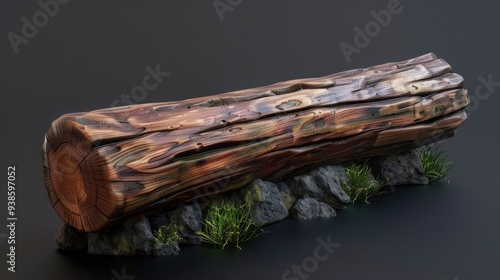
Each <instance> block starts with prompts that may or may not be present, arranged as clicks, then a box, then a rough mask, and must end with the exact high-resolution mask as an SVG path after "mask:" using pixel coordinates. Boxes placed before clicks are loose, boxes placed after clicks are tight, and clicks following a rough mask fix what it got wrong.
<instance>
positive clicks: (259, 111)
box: [43, 54, 469, 232]
mask: <svg viewBox="0 0 500 280" xmlns="http://www.w3.org/2000/svg"><path fill="white" fill-rule="evenodd" d="M462 84H463V79H462V77H461V76H460V75H458V74H455V73H452V72H451V68H450V66H449V65H448V64H447V63H446V62H444V61H443V60H441V59H438V58H437V57H436V56H435V55H433V54H427V55H424V56H420V57H417V58H414V59H410V60H407V61H402V62H396V63H387V64H383V65H378V66H374V67H370V68H365V69H356V70H350V71H345V72H341V73H338V74H333V75H329V76H325V77H322V78H310V79H299V80H292V81H286V82H280V83H277V84H274V85H270V86H265V87H260V88H254V89H247V90H242V91H235V92H229V93H224V94H219V95H212V96H207V97H200V98H194V99H188V100H183V101H178V102H163V103H151V104H141V105H132V106H126V107H117V108H110V109H103V110H95V111H91V112H85V113H75V114H67V115H64V116H62V117H60V118H59V119H57V120H56V121H54V122H53V123H52V125H51V127H50V129H49V130H48V132H47V134H46V140H45V143H44V145H43V148H44V159H43V166H44V178H45V186H46V188H47V191H48V194H49V198H50V202H51V203H52V205H53V207H54V208H55V210H56V212H57V213H58V214H59V215H60V216H61V218H62V219H63V220H64V221H66V222H67V223H68V224H70V225H72V226H74V227H75V228H77V229H79V230H83V231H87V232H92V231H97V230H101V229H104V228H106V227H108V226H110V225H112V224H114V223H117V222H119V221H121V220H123V219H124V218H126V217H129V216H132V215H134V214H136V213H142V212H146V211H149V210H152V209H156V208H158V207H160V206H162V207H168V206H175V205H177V204H179V203H181V202H185V201H188V200H192V199H195V198H197V197H200V196H204V195H207V194H216V193H219V192H224V191H227V190H231V189H237V188H240V187H242V186H244V185H246V184H248V183H249V182H251V181H252V180H254V179H256V178H267V179H270V180H279V179H282V178H285V177H286V176H289V175H290V174H294V173H296V172H298V171H300V170H302V169H304V168H307V167H308V166H311V165H315V164H325V163H341V162H345V161H348V160H352V159H358V158H366V157H370V156H376V155H381V154H388V153H394V152H398V151H403V150H407V149H411V148H414V147H417V146H421V145H423V144H426V143H430V142H435V141H437V140H440V139H444V138H447V137H450V136H452V135H453V134H454V133H455V130H456V129H457V127H458V126H459V125H460V124H461V123H462V122H463V121H464V120H465V118H466V115H465V113H464V112H463V108H464V107H465V106H467V104H468V103H469V98H468V95H467V91H466V90H464V89H462Z"/></svg>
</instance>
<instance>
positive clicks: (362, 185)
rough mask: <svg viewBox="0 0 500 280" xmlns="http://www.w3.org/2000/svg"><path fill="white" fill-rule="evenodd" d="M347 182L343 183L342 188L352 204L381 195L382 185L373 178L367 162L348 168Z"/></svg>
mask: <svg viewBox="0 0 500 280" xmlns="http://www.w3.org/2000/svg"><path fill="white" fill-rule="evenodd" d="M345 172H346V174H347V179H348V180H346V181H342V188H343V189H344V191H345V192H346V193H347V194H348V195H349V197H350V198H351V203H355V202H356V201H358V200H363V201H364V202H365V203H370V202H368V199H369V198H370V197H371V196H373V195H376V194H378V193H379V191H380V189H381V188H382V186H383V185H382V183H381V182H380V181H378V180H376V179H374V178H373V177H372V171H371V168H370V166H369V165H368V163H367V162H365V163H363V164H351V165H350V166H348V167H346V169H345Z"/></svg>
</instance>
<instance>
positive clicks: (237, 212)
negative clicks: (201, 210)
mask: <svg viewBox="0 0 500 280" xmlns="http://www.w3.org/2000/svg"><path fill="white" fill-rule="evenodd" d="M260 228H261V226H260V225H258V224H256V223H254V222H253V221H252V218H251V216H250V208H249V207H248V206H247V205H245V204H241V203H238V202H234V201H222V202H220V203H218V204H216V205H212V206H211V207H210V208H209V209H208V212H207V216H206V218H205V221H204V223H203V231H202V232H198V234H199V235H200V236H201V237H202V242H203V243H206V244H209V245H212V246H215V247H217V248H221V249H224V248H226V247H227V246H233V247H236V248H238V249H240V250H241V245H242V244H245V243H248V242H250V241H251V240H253V239H254V238H255V237H257V236H259V235H260V234H262V233H263V232H264V231H263V230H262V229H260Z"/></svg>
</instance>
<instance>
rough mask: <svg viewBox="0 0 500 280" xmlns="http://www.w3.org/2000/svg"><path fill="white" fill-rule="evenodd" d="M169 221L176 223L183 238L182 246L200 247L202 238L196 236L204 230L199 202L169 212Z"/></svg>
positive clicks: (183, 205)
mask: <svg viewBox="0 0 500 280" xmlns="http://www.w3.org/2000/svg"><path fill="white" fill-rule="evenodd" d="M167 216H168V217H169V220H170V221H171V222H172V223H174V224H175V225H176V227H177V229H178V230H179V234H180V235H181V237H182V240H181V241H180V242H179V243H180V244H186V245H200V244H201V237H200V236H198V235H197V234H196V232H197V231H201V230H202V229H203V225H202V221H203V215H202V213H201V209H200V205H199V204H198V203H197V202H194V203H192V204H181V205H180V206H179V207H177V208H176V209H175V210H173V211H171V212H168V214H167Z"/></svg>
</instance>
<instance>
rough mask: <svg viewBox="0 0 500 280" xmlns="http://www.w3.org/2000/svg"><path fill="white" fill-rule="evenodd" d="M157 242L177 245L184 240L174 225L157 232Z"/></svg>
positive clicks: (161, 228)
mask: <svg viewBox="0 0 500 280" xmlns="http://www.w3.org/2000/svg"><path fill="white" fill-rule="evenodd" d="M155 240H156V242H158V243H164V244H170V243H177V242H179V241H181V240H182V237H181V235H180V234H179V231H178V230H177V228H176V226H175V225H174V224H170V225H168V226H161V227H160V228H159V229H158V230H157V231H155Z"/></svg>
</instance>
